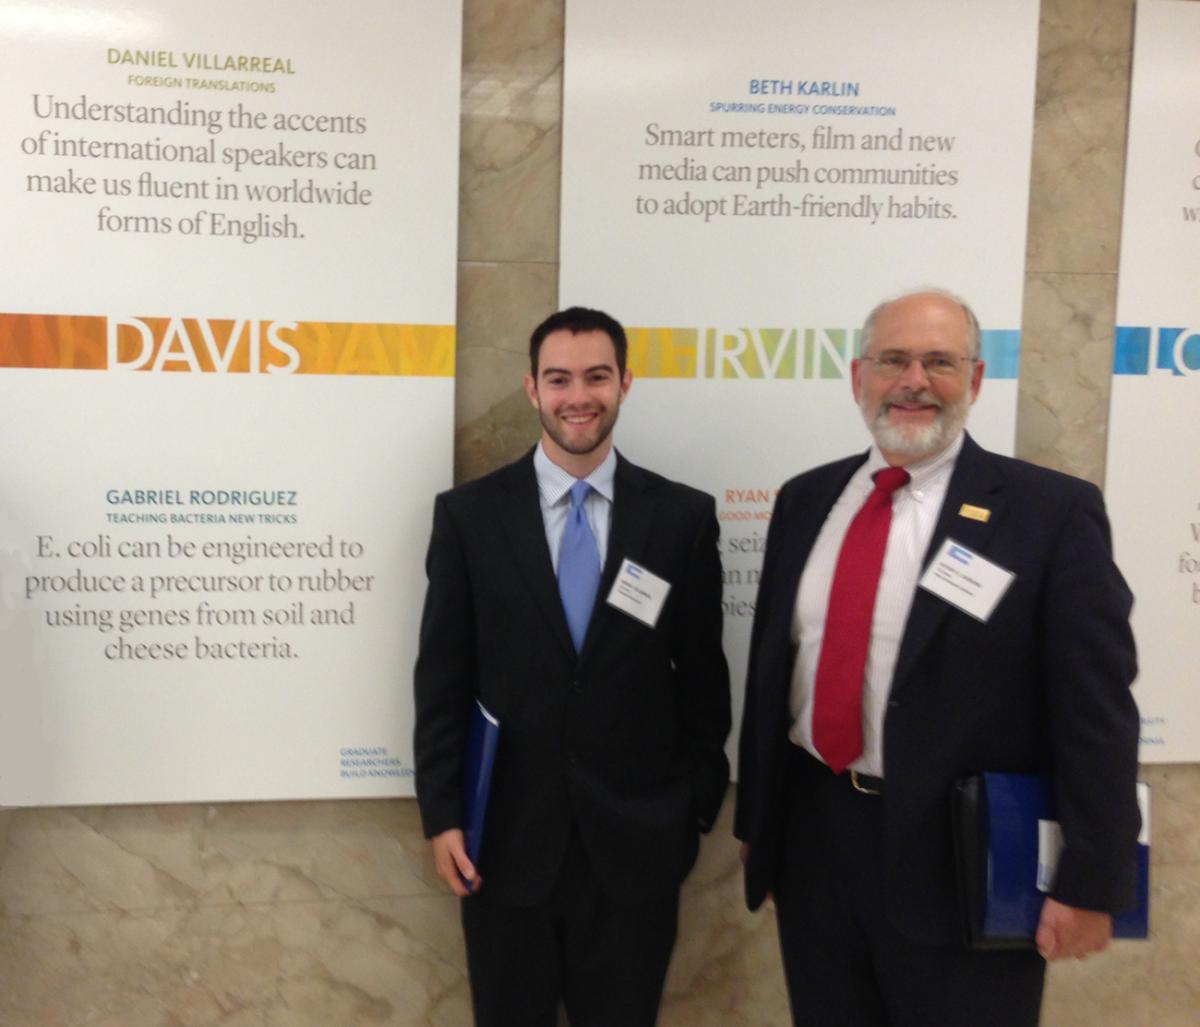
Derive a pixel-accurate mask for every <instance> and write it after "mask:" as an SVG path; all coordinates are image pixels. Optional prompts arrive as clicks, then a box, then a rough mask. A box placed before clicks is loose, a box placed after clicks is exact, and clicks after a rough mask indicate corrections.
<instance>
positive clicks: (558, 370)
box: [539, 364, 617, 376]
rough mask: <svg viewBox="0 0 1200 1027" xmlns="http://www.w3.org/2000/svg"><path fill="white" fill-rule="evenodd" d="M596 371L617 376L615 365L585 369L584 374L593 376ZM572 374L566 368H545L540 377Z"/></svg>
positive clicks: (602, 365) (601, 365)
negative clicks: (608, 372)
mask: <svg viewBox="0 0 1200 1027" xmlns="http://www.w3.org/2000/svg"><path fill="white" fill-rule="evenodd" d="M596 371H610V372H612V373H613V374H616V371H617V369H616V367H615V366H614V365H613V364H596V365H594V366H592V367H585V368H584V369H583V373H584V374H593V373H594V372H596ZM571 373H572V372H571V371H569V370H568V369H567V368H565V367H543V368H542V370H541V372H540V373H539V376H540V375H547V374H571Z"/></svg>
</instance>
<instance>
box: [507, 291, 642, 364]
mask: <svg viewBox="0 0 1200 1027" xmlns="http://www.w3.org/2000/svg"><path fill="white" fill-rule="evenodd" d="M563 331H566V332H570V333H571V334H572V335H579V334H580V333H581V332H603V333H604V334H605V335H607V336H608V337H609V338H610V339H612V344H613V349H614V350H615V351H616V354H617V373H618V374H620V375H621V376H622V377H624V375H625V354H626V351H627V350H628V349H629V343H628V342H627V341H626V340H625V329H624V328H622V327H621V322H620V321H618V320H617V319H616V318H615V317H609V315H608V314H606V313H604V311H603V310H590V309H588V308H587V307H568V308H567V309H566V310H560V311H559V312H558V313H557V314H551V315H550V316H549V317H548V318H546V320H545V321H543V322H542V323H541V324H540V325H538V326H537V327H536V328H535V329H534V330H533V334H532V335H531V336H529V368H530V373H531V374H532V375H533V376H534V378H536V377H537V373H538V353H539V352H540V351H541V348H542V343H543V342H545V341H546V336H547V335H552V334H553V333H554V332H563Z"/></svg>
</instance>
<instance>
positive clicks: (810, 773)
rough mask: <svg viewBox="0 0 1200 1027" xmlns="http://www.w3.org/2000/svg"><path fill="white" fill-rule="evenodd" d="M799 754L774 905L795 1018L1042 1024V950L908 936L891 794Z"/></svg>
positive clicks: (881, 1024)
mask: <svg viewBox="0 0 1200 1027" xmlns="http://www.w3.org/2000/svg"><path fill="white" fill-rule="evenodd" d="M792 762H793V766H794V769H793V771H792V780H791V781H790V782H789V783H790V785H791V792H792V795H793V796H796V797H797V798H796V801H792V802H791V803H790V807H791V808H790V809H789V811H788V825H787V834H786V840H785V847H784V869H783V872H782V874H781V880H780V883H779V887H778V888H777V890H776V892H775V903H776V910H777V912H778V920H779V940H780V947H781V949H782V951H783V964H784V973H785V975H786V977H787V986H788V997H789V999H790V1000H791V1006H792V1019H793V1021H794V1022H795V1023H796V1025H797V1027H1036V1024H1037V1022H1038V1016H1039V1009H1040V1007H1041V1000H1042V983H1043V979H1044V975H1045V962H1044V961H1043V960H1042V958H1041V957H1040V956H1039V955H1038V954H1037V953H1036V952H1032V951H1030V952H973V951H970V950H968V949H966V948H964V947H962V946H961V945H957V944H956V945H944V946H937V945H921V944H918V943H916V942H913V941H911V940H909V938H908V937H907V936H906V935H904V934H903V933H901V932H900V931H899V930H898V929H897V927H896V926H895V925H894V924H892V923H891V921H890V920H889V918H888V916H887V912H886V902H885V898H886V897H885V895H884V888H883V874H882V866H881V859H882V852H883V808H884V807H883V804H884V803H885V802H887V796H886V794H884V795H882V796H872V795H864V794H862V793H861V792H858V791H855V789H854V788H853V786H852V785H851V783H850V779H849V776H848V775H841V776H834V774H833V773H832V772H831V771H830V770H829V768H828V767H826V766H825V765H824V764H823V763H821V762H820V761H819V760H815V759H813V758H812V757H811V756H809V755H808V754H807V753H805V752H803V750H797V754H796V755H795V757H794V759H793V761H792ZM799 796H803V799H802V800H801V799H800V798H799ZM801 811H802V812H801Z"/></svg>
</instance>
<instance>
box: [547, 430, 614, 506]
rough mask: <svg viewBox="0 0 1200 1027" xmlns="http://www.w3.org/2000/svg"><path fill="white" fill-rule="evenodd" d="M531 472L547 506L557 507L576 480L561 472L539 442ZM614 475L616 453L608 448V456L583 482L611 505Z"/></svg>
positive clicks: (566, 472)
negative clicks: (534, 475)
mask: <svg viewBox="0 0 1200 1027" xmlns="http://www.w3.org/2000/svg"><path fill="white" fill-rule="evenodd" d="M533 471H534V474H536V475H537V483H538V491H539V492H540V493H541V494H542V501H543V502H545V504H546V505H547V506H557V505H558V504H559V503H561V502H562V501H563V498H564V497H565V496H566V494H567V493H568V492H570V491H571V486H572V485H574V484H575V482H576V481H577V480H578V479H576V477H575V476H574V475H573V474H572V473H571V472H570V471H565V470H563V469H562V468H561V467H559V466H558V464H556V463H555V462H554V461H553V460H551V459H550V458H549V457H548V456H547V455H546V450H545V448H544V447H543V446H542V444H541V443H540V442H539V443H538V444H537V448H536V449H534V451H533ZM616 474H617V451H616V449H615V448H610V449H609V451H608V455H607V456H606V457H605V458H604V459H603V460H602V461H600V466H599V467H597V468H596V469H595V470H594V471H592V473H591V474H589V475H588V476H587V477H586V478H584V479H583V480H584V481H586V482H587V483H588V484H589V485H591V486H592V488H593V489H594V490H595V491H597V492H599V493H600V495H602V496H603V497H604V498H605V499H607V500H608V501H609V502H610V503H611V502H612V499H613V482H614V480H615V479H616Z"/></svg>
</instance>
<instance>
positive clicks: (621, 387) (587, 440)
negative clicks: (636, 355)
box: [525, 329, 632, 477]
mask: <svg viewBox="0 0 1200 1027" xmlns="http://www.w3.org/2000/svg"><path fill="white" fill-rule="evenodd" d="M631 381H632V376H631V375H630V373H629V372H628V371H626V372H625V374H623V375H622V374H621V373H620V372H619V371H618V370H617V352H616V348H615V347H614V346H613V341H612V339H610V338H609V337H608V334H607V333H606V332H601V331H590V332H579V333H578V334H572V333H571V332H569V331H566V330H565V329H564V330H562V331H557V332H551V333H550V334H549V335H547V336H546V338H545V339H544V340H543V341H542V346H541V350H540V351H539V352H538V371H537V377H536V379H535V378H534V377H533V375H526V377H525V392H526V393H527V394H528V396H529V402H530V403H532V404H533V406H534V407H535V408H536V409H537V412H538V417H539V418H540V420H541V422H542V444H543V445H544V447H545V449H546V455H547V456H549V457H550V459H551V460H553V461H554V462H555V463H556V464H558V465H559V466H560V467H563V468H565V469H566V470H568V471H572V473H575V471H576V470H577V469H579V468H581V467H585V466H586V467H587V469H586V470H585V471H584V474H583V475H579V474H577V475H576V476H577V477H583V476H584V475H586V474H588V473H590V471H591V470H592V469H593V468H595V467H596V466H598V465H599V464H600V462H601V461H602V460H603V459H604V458H605V457H606V456H607V455H608V451H609V449H610V448H611V447H612V438H611V436H612V429H613V425H614V424H616V423H617V412H618V411H619V410H620V407H621V401H622V400H623V399H624V398H625V393H626V392H628V391H629V386H630V384H631Z"/></svg>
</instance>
